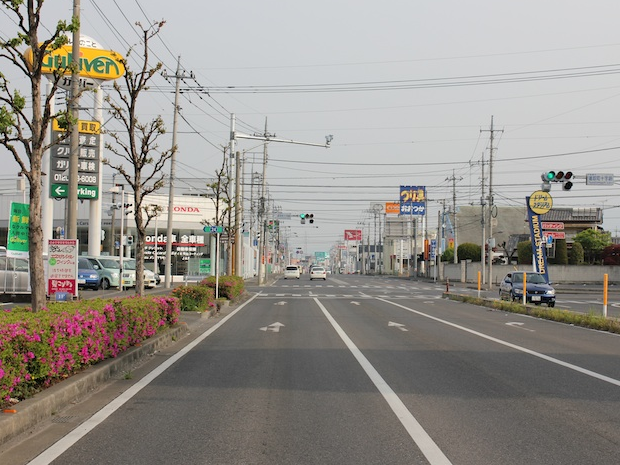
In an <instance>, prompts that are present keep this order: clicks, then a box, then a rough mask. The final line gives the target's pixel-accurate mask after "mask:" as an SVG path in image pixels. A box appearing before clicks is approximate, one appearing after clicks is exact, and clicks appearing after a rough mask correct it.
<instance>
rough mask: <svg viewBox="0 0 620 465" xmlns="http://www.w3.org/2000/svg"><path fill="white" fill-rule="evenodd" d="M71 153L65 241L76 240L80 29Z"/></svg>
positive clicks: (76, 8) (76, 2)
mask: <svg viewBox="0 0 620 465" xmlns="http://www.w3.org/2000/svg"><path fill="white" fill-rule="evenodd" d="M73 17H74V18H76V19H77V22H78V24H79V20H80V0H73ZM71 64H72V69H71V94H70V95H71V118H72V120H73V122H72V124H71V151H70V155H69V186H68V187H69V191H68V194H67V225H66V227H65V231H66V237H67V239H77V217H78V163H79V153H80V147H79V144H80V133H79V124H78V119H79V116H80V110H79V108H80V101H79V92H80V27H79V26H78V27H77V29H76V30H75V31H73V49H72V52H71Z"/></svg>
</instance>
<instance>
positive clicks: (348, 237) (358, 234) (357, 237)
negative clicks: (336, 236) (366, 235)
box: [344, 229, 362, 241]
mask: <svg viewBox="0 0 620 465" xmlns="http://www.w3.org/2000/svg"><path fill="white" fill-rule="evenodd" d="M344 240H345V241H361V240H362V230H361V229H345V230H344Z"/></svg>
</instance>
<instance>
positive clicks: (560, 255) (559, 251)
mask: <svg viewBox="0 0 620 465" xmlns="http://www.w3.org/2000/svg"><path fill="white" fill-rule="evenodd" d="M549 263H552V264H554V265H568V248H567V247H566V239H557V240H556V241H555V258H550V259H549Z"/></svg>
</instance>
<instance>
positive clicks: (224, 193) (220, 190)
mask: <svg viewBox="0 0 620 465" xmlns="http://www.w3.org/2000/svg"><path fill="white" fill-rule="evenodd" d="M231 185H232V179H231V178H230V175H229V173H228V169H227V166H226V149H224V154H223V157H222V166H221V168H220V169H219V170H217V171H216V172H215V179H214V181H213V182H212V183H209V184H207V187H208V188H209V189H211V192H212V193H213V195H212V196H211V199H212V201H213V206H214V207H215V215H214V217H213V218H212V219H209V218H205V219H204V220H202V221H201V224H204V225H205V226H224V229H225V231H226V233H227V235H228V238H229V241H228V243H227V254H228V257H230V256H231V255H230V252H231V249H232V243H231V241H230V238H231V236H233V235H234V232H233V231H232V227H231V225H230V215H231V211H232V201H231V198H230V197H231V195H230V187H231ZM213 222H215V224H213ZM226 224H227V225H228V226H226ZM211 256H212V257H215V251H211ZM219 259H220V257H215V260H212V261H213V262H214V263H215V270H216V272H217V273H218V274H220V269H219ZM228 264H229V265H230V266H232V260H228ZM226 273H227V274H232V273H230V271H228V270H227V271H226Z"/></svg>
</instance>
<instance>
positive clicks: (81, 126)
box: [52, 118, 101, 134]
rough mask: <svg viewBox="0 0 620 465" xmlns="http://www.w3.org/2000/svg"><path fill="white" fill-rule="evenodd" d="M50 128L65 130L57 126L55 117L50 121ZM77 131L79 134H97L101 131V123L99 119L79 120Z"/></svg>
mask: <svg viewBox="0 0 620 465" xmlns="http://www.w3.org/2000/svg"><path fill="white" fill-rule="evenodd" d="M52 130H54V131H60V132H65V129H63V128H61V127H60V126H59V124H58V120H57V119H56V118H54V120H53V121H52ZM78 131H79V132H80V134H99V133H100V132H101V123H100V122H99V121H86V120H79V121H78Z"/></svg>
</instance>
